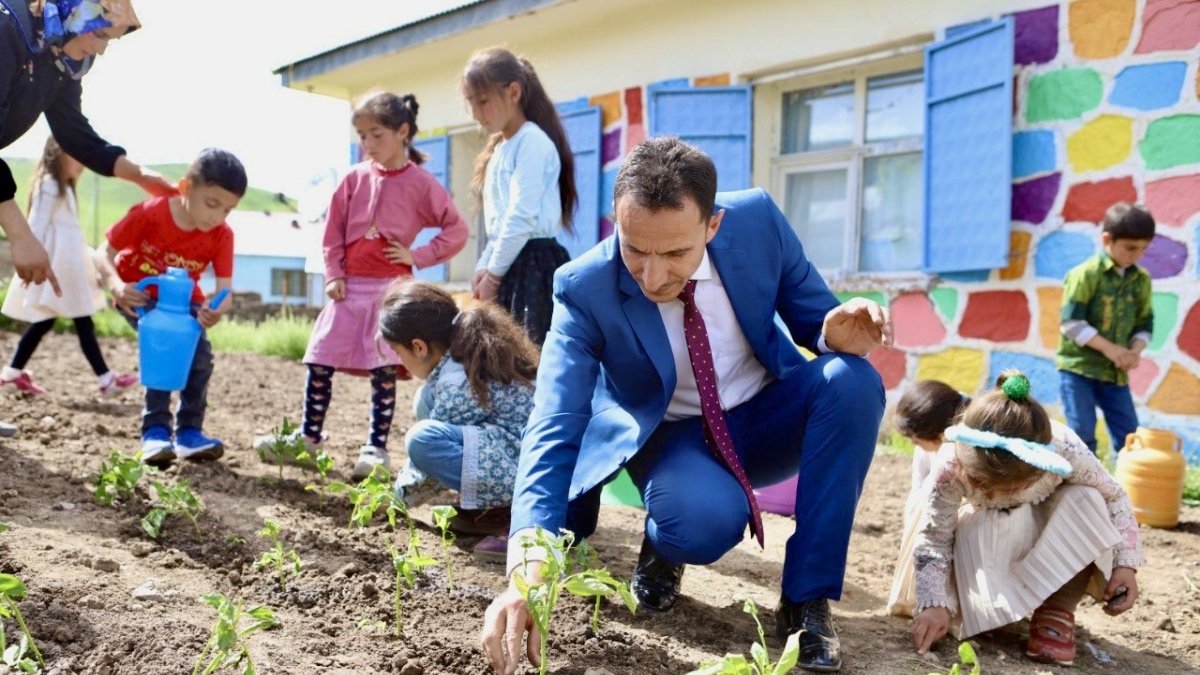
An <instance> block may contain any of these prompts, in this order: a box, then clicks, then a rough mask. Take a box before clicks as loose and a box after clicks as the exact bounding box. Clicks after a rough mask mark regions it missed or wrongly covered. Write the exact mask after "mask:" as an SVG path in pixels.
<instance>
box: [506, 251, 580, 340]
mask: <svg viewBox="0 0 1200 675" xmlns="http://www.w3.org/2000/svg"><path fill="white" fill-rule="evenodd" d="M570 259H571V256H570V255H569V254H568V253H567V249H565V248H563V246H562V244H560V243H558V240H557V239H553V238H545V239H530V240H529V241H527V242H525V246H524V248H522V249H521V252H520V253H518V254H517V259H516V260H514V261H513V264H512V267H509V268H508V272H507V273H506V274H505V275H504V278H503V279H501V280H500V290H499V291H498V292H497V295H496V302H497V303H498V304H499V305H500V306H501V307H503V308H504V309H506V310H508V312H509V314H512V316H513V318H514V319H516V320H517V323H519V324H521V325H522V326H524V327H525V332H526V333H528V334H529V339H531V340H533V341H534V343H536V344H537V346H539V347H541V346H542V343H543V342H545V341H546V333H547V332H548V331H549V330H550V315H551V313H552V312H553V310H554V297H553V294H554V271H555V270H557V269H558V268H559V267H560V266H561V265H562V264H563V263H565V262H567V261H568V260H570Z"/></svg>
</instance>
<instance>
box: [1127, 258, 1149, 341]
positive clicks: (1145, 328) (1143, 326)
mask: <svg viewBox="0 0 1200 675" xmlns="http://www.w3.org/2000/svg"><path fill="white" fill-rule="evenodd" d="M1142 284H1143V285H1142V288H1141V289H1139V291H1138V296H1137V305H1138V306H1137V319H1136V323H1134V324H1133V337H1131V338H1129V346H1131V347H1132V346H1133V343H1134V341H1136V340H1141V341H1142V342H1144V343H1146V345H1147V346H1149V345H1150V340H1151V339H1152V338H1153V337H1154V302H1153V300H1154V291H1153V287H1152V286H1151V283H1150V275H1148V274H1147V275H1143V277H1142Z"/></svg>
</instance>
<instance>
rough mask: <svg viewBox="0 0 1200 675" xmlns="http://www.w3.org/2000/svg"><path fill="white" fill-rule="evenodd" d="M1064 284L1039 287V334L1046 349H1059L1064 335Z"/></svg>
mask: <svg viewBox="0 0 1200 675" xmlns="http://www.w3.org/2000/svg"><path fill="white" fill-rule="evenodd" d="M1062 294H1063V293H1062V286H1042V287H1040V288H1038V289H1037V299H1038V335H1040V336H1041V338H1042V346H1043V347H1045V348H1046V349H1058V340H1059V336H1060V335H1062V332H1061V330H1060V326H1062Z"/></svg>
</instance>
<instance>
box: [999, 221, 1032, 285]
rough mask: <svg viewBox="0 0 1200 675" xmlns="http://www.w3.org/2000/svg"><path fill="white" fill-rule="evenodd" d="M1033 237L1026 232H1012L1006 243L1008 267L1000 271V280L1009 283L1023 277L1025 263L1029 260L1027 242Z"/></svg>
mask: <svg viewBox="0 0 1200 675" xmlns="http://www.w3.org/2000/svg"><path fill="white" fill-rule="evenodd" d="M1031 239H1033V235H1031V234H1029V233H1028V232H1019V231H1018V232H1013V233H1011V234H1010V235H1009V238H1008V241H1009V244H1008V267H1005V268H1004V269H1002V270H1000V279H1001V280H1004V281H1011V280H1012V279H1020V278H1021V277H1023V276H1025V261H1026V260H1028V259H1029V242H1030V240H1031Z"/></svg>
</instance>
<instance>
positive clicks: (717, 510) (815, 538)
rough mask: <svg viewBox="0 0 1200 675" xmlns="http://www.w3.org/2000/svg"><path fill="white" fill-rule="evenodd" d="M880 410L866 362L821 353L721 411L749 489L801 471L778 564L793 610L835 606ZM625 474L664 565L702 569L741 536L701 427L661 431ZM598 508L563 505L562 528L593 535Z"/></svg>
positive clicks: (670, 426) (725, 476)
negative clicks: (802, 605)
mask: <svg viewBox="0 0 1200 675" xmlns="http://www.w3.org/2000/svg"><path fill="white" fill-rule="evenodd" d="M883 408H884V395H883V386H882V383H881V382H880V379H879V374H878V373H876V372H875V369H874V368H872V367H871V364H870V363H868V362H867V360H866V359H863V358H859V357H856V356H847V355H844V354H826V355H823V356H820V357H818V358H817V359H815V360H813V361H811V362H810V363H808V364H807V365H805V366H803V367H801V368H800V369H799V370H798V371H797V372H796V373H795V374H794V375H792V376H791V377H789V378H788V379H786V380H777V381H775V382H773V383H771V384H770V385H768V386H767V387H766V388H765V389H763V390H762V391H761V392H759V394H758V395H757V396H755V397H754V398H752V399H750V400H749V401H747V402H745V403H743V404H741V405H739V406H737V407H736V408H734V409H732V410H729V411H727V412H726V420H727V422H728V425H729V431H730V434H731V435H732V436H733V444H734V447H735V448H736V449H737V452H738V456H739V458H740V459H741V461H742V466H743V467H745V469H746V475H747V476H748V477H749V479H750V483H751V484H752V485H754V486H756V487H764V486H767V485H772V484H774V483H778V482H780V481H783V480H786V479H788V478H791V477H792V476H795V475H797V472H798V473H799V477H800V479H799V481H798V483H797V486H796V529H795V532H794V534H792V536H791V537H790V538H789V539H788V543H787V554H786V557H785V559H784V565H783V591H784V593H785V594H786V595H787V597H788V598H789V599H790V600H792V601H793V602H802V601H804V600H811V599H814V598H830V599H833V600H836V599H838V598H840V597H841V594H842V583H843V578H844V576H845V572H846V551H847V548H848V547H849V545H850V529H851V525H852V524H853V522H854V511H855V508H856V506H857V504H858V497H859V494H861V492H862V485H863V481H864V480H865V478H866V475H867V470H868V469H869V468H870V466H871V459H872V458H873V457H874V454H875V442H876V438H877V436H878V434H879V422H880V420H881V419H882V417H883ZM626 468H627V469H628V470H629V475H630V477H632V478H633V481H634V483H635V484H636V485H637V486H638V489H639V491H640V492H641V494H642V500H643V501H644V502H645V504H646V511H647V517H646V536H647V537H648V538H649V539H650V543H651V544H652V545H653V546H654V549H655V551H657V552H658V553H659V554H660V555H661V556H663V557H664V558H666V559H667V560H669V561H671V562H673V563H676V564H679V563H688V564H698V565H707V564H709V563H712V562H715V561H716V560H717V559H719V558H720V557H721V556H722V555H724V554H725V553H726V552H727V551H729V550H730V549H731V548H733V547H734V546H736V545H737V544H738V542H740V541H741V540H742V537H743V536H745V532H746V525H747V522H748V521H749V519H750V504H749V502H748V501H747V499H746V496H745V493H744V492H743V491H742V488H741V486H740V485H739V484H738V482H737V479H735V478H734V477H733V474H732V473H730V471H729V470H728V469H727V468H726V467H725V465H724V464H723V463H722V462H721V461H720V460H719V459H717V457H716V456H715V455H714V454H713V451H712V450H711V449H709V447H708V444H707V443H706V442H705V440H704V423H703V420H702V418H700V417H692V418H688V419H684V420H679V421H677V422H663V423H662V424H660V425H659V427H658V429H656V430H655V432H654V433H653V434H652V435H651V436H650V439H649V441H647V443H646V445H645V446H643V447H642V448H641V449H640V450H639V451H638V453H637V454H636V455H634V457H633V459H632V460H631V461H630V462H629V464H628V465H627V466H626ZM598 509H599V489H598V488H597V489H595V490H592V491H591V492H589V493H587V494H585V495H581V496H580V497H579V498H577V499H576V500H575V501H573V502H572V503H571V505H570V508H568V512H567V527H568V528H571V529H573V530H574V531H575V532H576V533H577V534H579V535H580V536H587V535H589V534H591V533H592V532H593V531H594V530H595V527H596V514H597V512H598Z"/></svg>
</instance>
